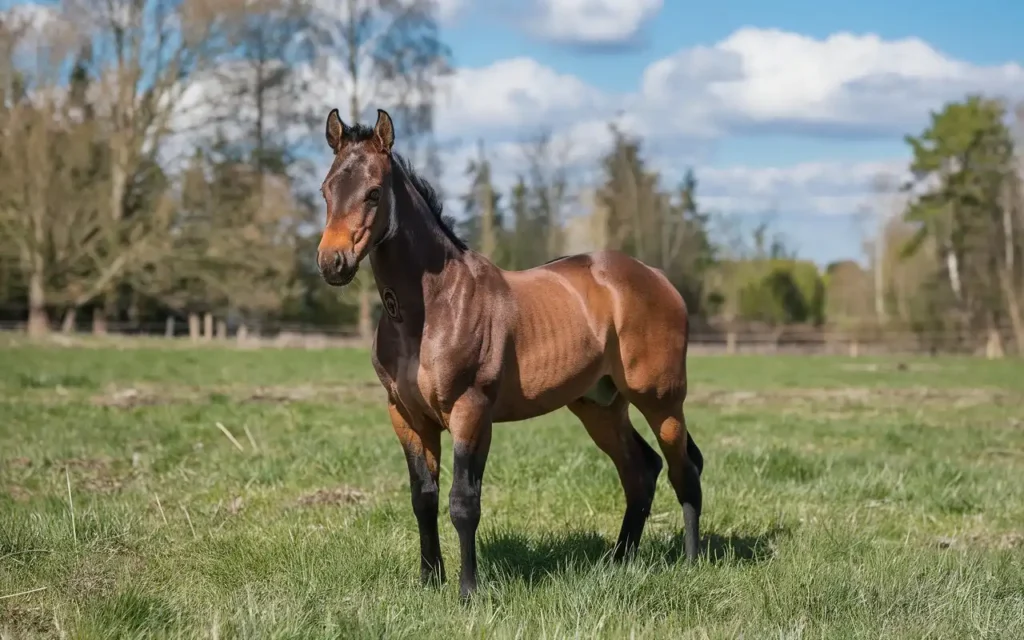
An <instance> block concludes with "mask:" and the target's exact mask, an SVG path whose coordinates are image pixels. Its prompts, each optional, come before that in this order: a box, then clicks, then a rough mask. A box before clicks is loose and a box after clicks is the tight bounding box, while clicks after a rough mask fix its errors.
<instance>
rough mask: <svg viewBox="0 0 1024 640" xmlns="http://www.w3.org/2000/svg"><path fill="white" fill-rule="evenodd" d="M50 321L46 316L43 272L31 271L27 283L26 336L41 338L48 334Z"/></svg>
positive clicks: (38, 270)
mask: <svg viewBox="0 0 1024 640" xmlns="http://www.w3.org/2000/svg"><path fill="white" fill-rule="evenodd" d="M49 331H50V319H49V317H48V316H47V314H46V289H45V288H44V287H43V272H42V270H40V269H33V272H32V275H31V276H30V277H29V283H28V334H29V335H30V336H41V335H45V334H47V333H49Z"/></svg>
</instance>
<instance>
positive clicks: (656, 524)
mask: <svg viewBox="0 0 1024 640" xmlns="http://www.w3.org/2000/svg"><path fill="white" fill-rule="evenodd" d="M0 359H2V360H3V363H4V364H3V366H2V367H0V637H4V638H6V637H11V638H20V637H37V636H38V637H50V636H54V637H61V636H67V637H83V638H93V637H104V638H105V637H132V638H134V637H220V638H228V637H232V638H253V637H273V638H285V637H287V638H320V637H345V638H348V637H359V638H362V637H410V638H425V637H437V638H441V637H450V636H454V637H466V636H472V637H484V636H486V637H521V638H540V637H614V638H619V637H629V636H630V635H631V634H633V635H635V636H636V637H665V638H668V637H672V638H676V637H694V638H703V637H713V638H735V637H739V636H742V637H747V638H751V637H773V638H777V637H780V636H785V637H797V636H801V637H822V638H845V637H861V638H879V637H886V638H889V637H905V638H920V637H943V638H980V637H998V638H1020V637H1024V480H1022V479H1024V364H1022V363H1021V362H1020V361H1009V360H1008V361H1003V362H985V361H981V360H970V359H956V358H935V359H912V360H903V361H902V362H903V364H904V365H905V366H897V361H896V360H886V359H867V358H864V359H857V360H850V359H841V358H824V357H813V358H797V357H778V358H769V357H733V358H725V357H721V358H711V357H708V358H697V357H693V358H691V365H690V370H691V397H690V399H689V400H688V401H687V407H688V412H687V416H688V421H689V425H690V428H691V431H692V433H693V434H694V437H695V439H696V441H697V442H698V444H699V445H700V446H701V448H702V449H703V451H704V455H705V459H706V467H705V472H704V479H703V482H704V495H705V515H704V518H703V520H702V529H703V533H704V536H705V540H704V546H705V548H706V550H707V553H706V555H705V557H704V558H703V559H702V560H701V561H700V562H699V563H698V564H697V565H696V566H687V565H686V564H684V563H682V562H680V561H679V556H680V554H681V549H682V541H681V539H680V538H679V529H680V526H681V521H682V518H681V509H680V508H679V506H678V504H677V503H676V501H675V499H674V496H673V494H672V491H671V488H670V487H669V485H668V481H667V478H666V477H665V475H664V474H663V475H662V477H661V479H660V480H659V487H658V494H657V497H656V499H655V504H654V508H653V516H652V518H651V520H650V521H649V522H648V526H647V529H646V531H645V534H644V539H643V542H642V544H641V549H640V554H639V557H638V558H637V559H636V560H635V561H634V562H632V563H630V564H628V565H625V566H616V565H613V564H611V563H610V562H608V560H607V557H606V554H607V553H608V552H609V550H610V546H611V543H612V541H613V539H614V536H615V534H616V533H617V532H618V526H619V523H620V519H621V515H622V510H623V500H622V496H621V490H620V488H619V485H618V480H617V478H616V475H615V472H614V469H613V467H612V465H611V463H610V462H609V461H608V460H607V459H606V458H604V456H603V454H601V453H600V451H598V449H597V448H596V447H595V446H594V445H593V444H592V443H591V442H590V440H589V439H588V437H587V435H586V432H585V431H584V430H583V429H582V427H581V426H579V425H578V424H577V423H576V422H575V419H574V418H573V417H572V415H571V414H570V413H568V411H566V410H562V411H558V412H556V413H554V414H551V415H549V416H546V417H543V418H540V419H537V420H532V421H528V422H524V423H518V424H506V425H501V426H499V427H498V428H497V430H496V433H495V437H494V443H493V447H492V452H491V456H490V459H489V462H488V469H487V475H486V478H485V481H484V493H483V520H482V523H481V527H480V537H479V540H480V542H479V546H480V558H481V560H480V562H481V567H480V570H481V591H480V592H479V593H478V595H477V597H476V598H475V599H474V601H472V602H471V603H470V604H468V605H463V604H461V603H460V602H459V599H458V584H457V582H458V581H457V572H458V548H457V539H456V536H455V532H454V529H453V527H452V526H451V523H450V521H449V520H448V513H447V500H443V501H442V512H441V516H440V522H441V531H442V548H443V551H444V554H445V559H446V566H447V570H448V575H449V582H448V583H447V584H446V585H445V586H444V587H442V588H441V589H430V588H423V587H420V586H419V584H418V581H419V567H418V560H417V553H418V537H417V533H416V525H415V520H414V518H413V514H412V509H411V505H410V502H409V495H408V489H407V473H406V470H405V463H404V460H403V458H402V455H401V451H400V449H399V446H398V443H397V440H396V439H395V437H394V435H393V433H392V431H391V427H390V425H389V423H388V420H387V415H386V411H385V409H384V403H383V400H384V396H383V391H382V390H381V389H380V388H379V385H377V384H376V380H375V378H374V376H373V373H372V370H371V369H370V365H369V357H368V354H367V353H366V352H365V351H355V350H324V351H300V350H276V349H266V350H260V351H237V350H233V349H221V348H209V349H159V348H139V349H125V350H116V349H113V348H104V349H99V348H76V349H72V348H58V347H42V346H35V347H34V346H27V345H20V346H19V345H14V346H9V347H7V348H5V349H3V350H2V351H0ZM218 423H220V424H222V425H223V426H224V427H225V428H227V429H228V430H229V431H230V432H231V433H232V434H233V435H234V437H235V438H236V439H237V442H238V446H236V445H235V444H233V443H232V441H231V440H229V438H228V437H226V436H225V435H224V434H223V433H222V432H221V430H220V429H219V428H218V427H217V424H218ZM634 424H636V425H637V427H638V430H639V431H640V432H641V433H642V434H643V435H644V437H645V438H647V439H648V441H649V442H651V443H652V444H653V442H654V441H653V438H652V436H651V434H650V430H649V429H648V428H647V426H646V425H645V424H644V423H643V421H642V419H641V418H640V417H639V415H635V416H634ZM250 436H251V439H250ZM449 442H450V441H449V440H448V439H447V437H446V438H445V440H444V443H445V446H446V447H448V444H449ZM254 443H255V447H254V446H253V444H254ZM239 447H240V448H241V450H239ZM450 460H451V452H450V448H449V449H447V450H446V451H445V456H444V459H443V471H442V492H443V493H444V495H447V491H448V489H449V488H450V486H451V478H450V475H451V474H450ZM69 486H70V495H69ZM34 589H38V590H37V591H32V590H34ZM30 591H31V592H30ZM23 592H30V593H23ZM18 594H21V595H18Z"/></svg>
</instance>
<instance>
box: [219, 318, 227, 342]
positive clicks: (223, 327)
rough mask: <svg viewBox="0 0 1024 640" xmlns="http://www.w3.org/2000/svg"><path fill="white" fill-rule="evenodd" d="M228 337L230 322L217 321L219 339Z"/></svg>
mask: <svg viewBox="0 0 1024 640" xmlns="http://www.w3.org/2000/svg"><path fill="white" fill-rule="evenodd" d="M227 337H228V323H227V321H225V320H218V321H217V339H218V340H224V339H225V338H227Z"/></svg>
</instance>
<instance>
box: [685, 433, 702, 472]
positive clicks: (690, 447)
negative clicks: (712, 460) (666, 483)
mask: <svg viewBox="0 0 1024 640" xmlns="http://www.w3.org/2000/svg"><path fill="white" fill-rule="evenodd" d="M686 455H687V457H688V458H690V462H692V463H693V464H694V465H695V466H696V467H697V474H698V475H699V474H702V473H704V454H702V453H701V452H700V448H699V447H697V443H696V442H694V441H693V437H691V436H690V432H689V431H687V432H686Z"/></svg>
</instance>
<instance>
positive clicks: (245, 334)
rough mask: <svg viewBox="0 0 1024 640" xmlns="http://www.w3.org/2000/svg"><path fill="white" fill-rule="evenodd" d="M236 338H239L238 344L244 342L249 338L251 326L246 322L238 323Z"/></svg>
mask: <svg viewBox="0 0 1024 640" xmlns="http://www.w3.org/2000/svg"><path fill="white" fill-rule="evenodd" d="M235 338H236V339H237V340H238V344H243V343H244V342H245V341H246V340H247V339H248V338H249V327H247V326H245V325H244V324H241V325H238V331H236V332H235Z"/></svg>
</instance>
